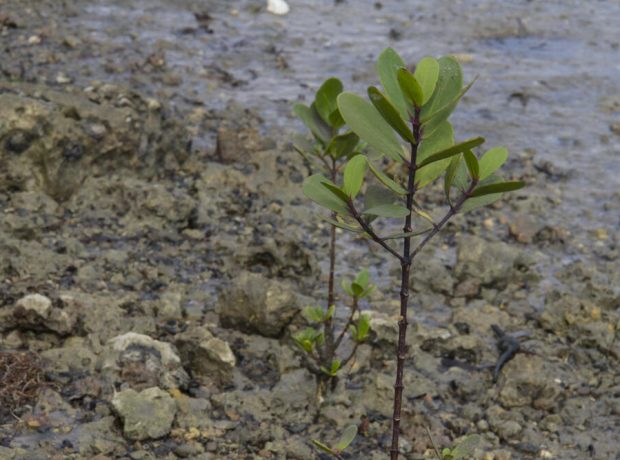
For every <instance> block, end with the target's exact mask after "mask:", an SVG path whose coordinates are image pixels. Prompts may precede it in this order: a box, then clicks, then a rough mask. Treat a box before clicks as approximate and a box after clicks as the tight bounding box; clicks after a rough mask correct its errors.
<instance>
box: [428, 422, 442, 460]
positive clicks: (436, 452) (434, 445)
mask: <svg viewBox="0 0 620 460" xmlns="http://www.w3.org/2000/svg"><path fill="white" fill-rule="evenodd" d="M424 428H425V429H426V434H428V438H429V439H430V440H431V446H433V450H434V451H435V455H436V456H437V459H438V460H443V458H442V456H441V454H440V453H439V449H437V445H436V444H435V440H434V439H433V435H432V434H431V430H430V429H429V428H428V427H427V426H426V425H424Z"/></svg>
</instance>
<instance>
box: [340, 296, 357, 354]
mask: <svg viewBox="0 0 620 460" xmlns="http://www.w3.org/2000/svg"><path fill="white" fill-rule="evenodd" d="M357 309H358V303H357V298H356V297H353V305H351V314H350V315H349V319H348V320H347V322H346V324H345V325H344V328H343V329H342V331H340V334H339V335H338V338H337V339H336V342H335V343H334V349H338V347H339V346H340V342H342V339H343V338H344V335H345V334H346V333H347V330H348V329H349V327H350V326H351V324H353V317H354V316H355V313H356V312H357Z"/></svg>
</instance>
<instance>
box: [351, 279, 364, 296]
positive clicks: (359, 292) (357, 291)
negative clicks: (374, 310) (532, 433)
mask: <svg viewBox="0 0 620 460" xmlns="http://www.w3.org/2000/svg"><path fill="white" fill-rule="evenodd" d="M351 289H352V290H353V296H354V297H357V298H359V296H361V295H362V293H363V292H364V288H363V287H362V286H360V285H359V284H357V283H356V282H355V281H354V282H352V283H351Z"/></svg>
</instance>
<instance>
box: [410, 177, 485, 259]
mask: <svg viewBox="0 0 620 460" xmlns="http://www.w3.org/2000/svg"><path fill="white" fill-rule="evenodd" d="M476 185H478V181H477V180H472V181H471V183H470V184H469V188H468V189H467V190H466V191H465V192H463V194H462V195H461V196H460V197H459V199H458V201H457V202H456V204H454V205H453V206H450V209H449V210H448V212H447V213H446V215H445V216H443V218H442V219H441V220H440V221H439V222H438V223H437V224H436V225H435V227H434V228H433V229H432V231H431V232H430V233H429V234H428V235H426V236H425V237H424V239H423V240H422V241H420V243H419V244H418V245H417V246H416V248H415V249H414V250H413V251H412V252H411V254H410V255H409V258H410V259H411V260H413V259H414V258H415V256H417V255H418V254H419V253H420V251H421V250H422V249H423V248H424V246H426V244H427V243H428V242H429V241H430V240H431V239H432V238H433V237H434V236H435V235H436V234H437V233H439V231H440V230H441V229H442V228H443V226H444V225H445V224H446V223H447V222H448V221H449V220H450V219H451V218H452V217H453V216H454V215H455V214H456V213H457V212H459V209H461V206H463V204H464V203H465V201H467V199H468V198H469V196H470V195H471V192H473V191H474V189H475V188H476Z"/></svg>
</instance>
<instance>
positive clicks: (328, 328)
mask: <svg viewBox="0 0 620 460" xmlns="http://www.w3.org/2000/svg"><path fill="white" fill-rule="evenodd" d="M336 173H337V170H336V160H334V159H333V158H332V163H331V167H330V174H331V180H332V182H336ZM332 219H333V220H336V213H335V212H334V213H332ZM335 270H336V226H335V225H331V228H330V238H329V281H328V284H327V310H329V307H331V306H332V305H333V304H334V271H335ZM323 335H324V336H325V348H324V349H323V351H324V356H323V358H324V359H325V361H326V362H327V363H331V362H332V361H333V359H334V355H335V354H336V347H335V346H334V320H333V315H332V316H331V317H330V318H329V319H327V320H326V321H325V322H324V323H323Z"/></svg>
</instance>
